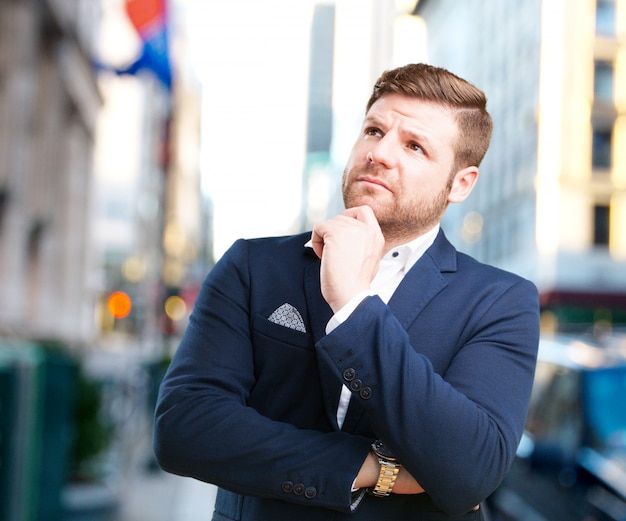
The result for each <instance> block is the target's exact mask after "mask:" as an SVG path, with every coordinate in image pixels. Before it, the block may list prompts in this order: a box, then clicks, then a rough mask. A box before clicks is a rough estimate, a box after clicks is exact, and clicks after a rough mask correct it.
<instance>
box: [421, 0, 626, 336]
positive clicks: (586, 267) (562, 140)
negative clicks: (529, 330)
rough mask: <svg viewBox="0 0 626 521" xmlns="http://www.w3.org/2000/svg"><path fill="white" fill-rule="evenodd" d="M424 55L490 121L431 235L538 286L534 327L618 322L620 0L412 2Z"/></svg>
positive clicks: (622, 233) (622, 105)
mask: <svg viewBox="0 0 626 521" xmlns="http://www.w3.org/2000/svg"><path fill="white" fill-rule="evenodd" d="M414 12H415V14H416V15H419V16H420V17H422V18H423V19H424V20H425V22H426V25H427V32H428V58H429V61H430V62H431V63H433V64H435V65H439V66H443V67H446V68H448V69H450V70H452V71H453V72H455V73H457V74H459V75H460V76H462V77H465V78H467V79H469V80H470V81H472V82H474V83H475V84H476V85H478V86H479V87H480V88H482V89H483V90H484V91H485V92H486V93H487V96H488V108H489V110H490V112H491V114H492V116H493V119H494V135H493V140H492V145H491V148H490V151H489V152H488V154H487V157H486V158H485V161H484V163H483V164H482V165H481V179H480V182H479V183H478V185H477V187H476V189H475V190H474V192H473V193H472V196H471V197H470V198H469V199H468V200H467V201H466V202H465V203H463V204H462V205H460V206H459V207H454V206H453V207H451V208H450V209H449V211H448V214H447V216H446V218H445V220H444V227H445V229H446V231H447V233H448V235H450V236H451V238H452V240H453V242H455V244H457V246H458V247H459V248H460V249H461V250H465V251H467V252H468V253H470V254H472V255H474V256H476V257H477V258H479V259H481V260H483V261H485V262H488V263H491V264H495V265H499V266H501V267H504V268H506V269H510V270H512V271H515V272H517V273H520V274H522V275H524V276H526V277H528V278H530V279H531V280H533V281H534V282H535V283H536V284H537V285H538V287H539V290H540V296H541V305H542V310H543V315H542V317H543V326H544V327H545V328H549V329H554V328H562V329H563V328H572V327H577V328H579V327H585V328H586V327H589V325H590V324H595V325H596V326H602V327H605V328H606V327H611V326H624V325H626V155H625V153H624V150H626V126H625V124H624V123H625V118H626V68H625V67H626V39H625V36H626V1H624V0H567V1H565V0H519V1H517V2H499V1H496V0H465V1H463V2H457V1H456V0H438V1H433V0H419V1H418V2H417V4H416V7H415V10H414Z"/></svg>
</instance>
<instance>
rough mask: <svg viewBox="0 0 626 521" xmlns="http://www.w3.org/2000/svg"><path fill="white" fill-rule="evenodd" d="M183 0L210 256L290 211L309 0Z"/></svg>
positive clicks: (278, 222) (277, 229) (290, 217)
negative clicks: (210, 224) (196, 80)
mask: <svg viewBox="0 0 626 521" xmlns="http://www.w3.org/2000/svg"><path fill="white" fill-rule="evenodd" d="M186 2H187V14H188V20H189V34H190V39H191V47H192V49H191V50H192V53H193V54H192V59H193V62H194V66H195V67H196V69H197V71H198V74H199V76H200V78H201V80H202V82H203V99H204V101H203V118H202V124H203V129H202V138H201V139H202V171H203V188H204V190H206V192H207V193H209V194H210V195H211V197H212V199H213V204H214V210H215V221H214V232H215V245H214V246H215V255H216V256H218V257H219V256H220V255H221V254H222V253H223V252H224V251H225V249H226V248H228V246H230V244H232V242H233V241H234V240H236V239H237V238H240V237H246V238H249V237H258V236H265V235H282V234H285V233H289V232H290V231H291V229H290V227H291V226H292V224H293V222H294V220H295V219H296V218H297V215H298V212H299V209H300V186H301V182H302V180H301V179H302V178H301V175H302V169H303V166H304V152H305V126H306V100H307V84H308V57H309V49H308V44H309V33H310V25H311V15H312V10H313V3H314V2H313V0H297V1H294V0H264V1H263V2H259V1H258V0H238V1H232V0H231V1H218V0H186Z"/></svg>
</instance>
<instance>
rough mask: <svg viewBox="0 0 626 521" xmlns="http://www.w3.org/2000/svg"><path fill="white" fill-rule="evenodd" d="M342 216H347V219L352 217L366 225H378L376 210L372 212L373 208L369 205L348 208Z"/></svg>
mask: <svg viewBox="0 0 626 521" xmlns="http://www.w3.org/2000/svg"><path fill="white" fill-rule="evenodd" d="M341 215H345V216H346V217H352V218H354V219H356V220H357V221H361V222H364V223H369V224H374V223H375V224H378V220H377V219H376V216H375V215H374V210H372V209H371V207H369V206H367V205H364V206H355V207H353V208H348V209H347V210H345V211H344V212H343V213H342V214H341Z"/></svg>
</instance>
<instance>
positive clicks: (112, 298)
mask: <svg viewBox="0 0 626 521" xmlns="http://www.w3.org/2000/svg"><path fill="white" fill-rule="evenodd" d="M132 307H133V304H132V301H131V299H130V297H129V296H128V295H127V294H126V293H124V292H123V291H114V292H113V293H111V295H109V298H108V300H107V308H108V309H109V312H110V313H111V315H113V316H114V317H115V318H124V317H126V316H128V314H129V313H130V310H131V309H132Z"/></svg>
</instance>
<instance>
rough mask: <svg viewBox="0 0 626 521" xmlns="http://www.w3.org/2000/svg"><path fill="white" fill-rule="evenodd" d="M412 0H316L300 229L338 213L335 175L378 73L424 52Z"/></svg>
mask: <svg viewBox="0 0 626 521" xmlns="http://www.w3.org/2000/svg"><path fill="white" fill-rule="evenodd" d="M414 6H415V2H414V0H408V1H407V0H334V1H329V2H323V1H321V2H319V3H318V4H317V5H316V8H315V11H314V19H313V23H312V29H311V49H312V50H311V57H310V85H309V110H308V116H309V117H308V128H307V135H308V137H307V150H306V164H305V168H304V175H303V209H302V216H303V218H302V220H301V222H302V227H303V229H310V228H311V227H312V225H313V224H315V223H316V222H318V221H320V220H323V219H324V218H326V217H327V216H330V215H335V214H337V213H340V212H342V211H343V209H344V206H343V200H342V197H341V183H340V181H341V175H342V172H343V168H344V165H345V162H346V160H347V158H348V154H349V153H350V149H351V148H352V145H353V144H354V141H355V140H356V138H357V135H358V132H359V129H360V127H361V123H362V120H363V116H364V114H365V104H366V103H367V100H368V98H369V96H370V94H371V90H372V87H373V85H374V82H375V81H376V78H378V76H379V75H380V73H381V72H382V71H383V70H385V69H388V68H392V67H395V66H398V65H403V64H405V63H409V62H416V61H420V60H422V59H423V58H424V50H425V42H424V37H425V33H424V31H423V22H422V21H421V19H419V18H418V17H416V16H413V15H412V10H413V8H414Z"/></svg>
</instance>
